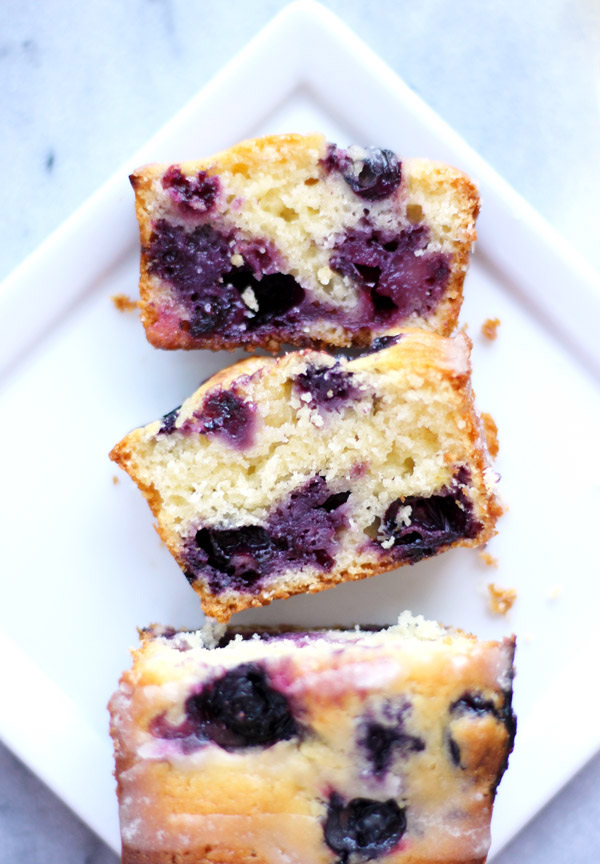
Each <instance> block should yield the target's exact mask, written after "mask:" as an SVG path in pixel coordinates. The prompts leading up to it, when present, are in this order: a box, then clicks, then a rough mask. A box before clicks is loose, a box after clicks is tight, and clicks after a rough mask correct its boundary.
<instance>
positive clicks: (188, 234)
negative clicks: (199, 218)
mask: <svg viewBox="0 0 600 864" xmlns="http://www.w3.org/2000/svg"><path fill="white" fill-rule="evenodd" d="M146 254H147V257H148V262H149V263H148V269H149V271H150V273H152V274H153V275H156V276H158V277H159V278H160V279H163V280H164V281H165V282H168V283H169V284H170V285H172V287H173V289H174V291H175V295H176V297H177V299H178V300H179V301H180V302H181V303H182V304H183V306H184V307H185V308H186V310H189V316H190V317H189V319H187V320H184V321H182V322H181V324H180V327H181V329H183V330H186V331H188V332H189V333H190V335H191V336H192V337H193V338H195V339H198V338H201V337H203V336H210V335H214V334H216V335H220V334H222V333H223V332H224V331H226V332H227V333H228V334H230V335H231V337H233V336H235V337H236V338H237V339H238V341H247V340H248V339H250V341H251V339H252V337H251V334H252V333H255V334H256V337H257V338H260V336H261V334H264V333H265V332H268V333H270V332H272V330H273V328H274V327H280V328H281V327H283V328H284V329H285V327H286V326H287V327H288V328H291V331H290V332H292V331H293V330H294V328H296V329H298V330H300V323H299V321H296V317H297V315H298V313H297V309H298V307H299V306H300V305H301V304H303V302H304V299H305V292H304V289H303V288H302V287H301V286H300V285H299V284H298V283H297V282H296V280H295V279H294V277H293V276H290V275H286V274H284V273H281V272H280V267H281V264H280V262H279V260H278V256H277V253H276V252H275V250H274V249H273V248H272V247H271V246H270V245H269V244H268V243H267V242H266V241H262V242H261V241H259V240H256V241H254V242H250V241H242V240H239V241H236V240H235V238H234V237H233V235H225V234H223V233H221V232H219V231H217V230H216V229H215V228H213V227H212V226H211V225H199V226H197V227H196V228H194V230H193V231H186V230H185V228H184V227H183V226H181V225H173V224H171V223H170V222H167V221H166V220H164V219H161V220H158V221H157V222H156V223H155V224H154V226H153V232H152V235H151V238H150V243H149V245H148V247H147V249H146ZM236 255H238V256H240V257H241V258H242V260H243V261H244V264H243V265H242V266H239V267H238V266H235V265H234V264H232V259H233V260H235V256H236ZM308 314H309V315H310V313H308ZM249 334H250V335H249Z"/></svg>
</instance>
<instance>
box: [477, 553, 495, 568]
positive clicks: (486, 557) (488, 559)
mask: <svg viewBox="0 0 600 864" xmlns="http://www.w3.org/2000/svg"><path fill="white" fill-rule="evenodd" d="M479 560H480V561H483V563H484V564H485V566H486V567H496V568H497V567H498V559H497V558H494V556H493V555H490V553H489V552H480V553H479Z"/></svg>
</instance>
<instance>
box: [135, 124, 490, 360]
mask: <svg viewBox="0 0 600 864" xmlns="http://www.w3.org/2000/svg"><path fill="white" fill-rule="evenodd" d="M131 182H132V185H133V188H134V190H135V196H136V212H137V216H138V220H139V225H140V239H141V272H140V308H141V316H142V321H143V324H144V327H145V328H146V334H147V336H148V339H149V340H150V341H151V342H152V343H153V344H154V345H156V346H157V347H159V348H233V347H238V346H239V345H244V346H246V347H249V348H252V347H254V346H258V345H260V346H263V347H265V348H268V349H270V350H277V348H278V347H279V345H281V344H282V343H290V344H293V345H297V346H300V347H305V346H309V347H323V346H325V345H337V346H348V345H363V346H364V345H369V344H370V343H371V341H372V340H373V339H374V338H375V337H377V336H381V335H384V334H386V333H390V332H395V331H396V330H397V329H398V328H399V327H400V326H423V327H426V328H429V329H432V330H436V331H438V332H440V333H443V334H446V335H447V334H449V333H451V332H452V330H453V329H454V326H455V324H456V320H457V317H458V313H459V310H460V305H461V302H462V285H463V280H464V276H465V272H466V269H467V264H468V259H469V253H470V250H471V246H472V244H473V242H474V240H475V237H476V233H475V220H476V217H477V214H478V212H479V197H478V194H477V190H476V188H475V186H474V185H473V183H472V182H471V181H470V180H469V178H468V177H467V176H466V175H465V174H463V173H462V172H461V171H458V170H456V169H455V168H452V167H451V166H449V165H444V164H442V163H439V162H432V161H430V160H426V159H413V158H410V159H404V160H400V159H399V157H398V156H396V155H395V154H394V153H393V152H392V151H391V150H386V149H381V148H376V147H368V148H364V147H356V146H354V147H349V148H346V149H344V148H341V147H337V146H336V145H334V144H328V143H327V141H326V140H325V138H324V137H323V135H320V134H313V135H272V136H268V137H266V138H257V139H253V140H250V141H244V142H242V143H240V144H237V145H235V146H234V147H232V148H231V149H229V150H225V151H223V152H222V153H218V154H216V155H214V156H210V157H208V158H204V159H200V160H198V161H194V162H182V163H180V164H176V165H147V166H144V167H143V168H140V169H139V170H137V171H135V172H134V173H133V174H132V175H131Z"/></svg>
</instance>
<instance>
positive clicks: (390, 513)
mask: <svg viewBox="0 0 600 864" xmlns="http://www.w3.org/2000/svg"><path fill="white" fill-rule="evenodd" d="M453 486H454V484H453ZM402 507H410V508H411V512H410V517H409V519H410V524H408V525H405V524H403V523H398V521H397V518H398V513H399V511H400V508H402ZM472 511H473V505H472V504H471V502H470V501H469V500H468V499H467V498H466V496H465V495H464V493H463V492H462V490H460V489H455V490H454V491H452V490H451V489H446V488H445V489H443V490H441V492H440V493H438V494H437V495H431V496H429V497H428V498H421V497H417V496H415V495H409V496H407V497H406V498H397V499H396V500H395V501H393V502H392V504H390V506H389V507H388V508H387V510H386V511H385V514H384V517H383V521H382V530H381V534H382V535H385V537H393V538H394V545H393V546H392V548H391V554H392V555H394V557H395V558H397V559H398V560H400V561H404V560H409V561H410V562H411V563H415V562H416V561H420V560H421V559H422V558H427V557H429V556H430V555H435V553H436V551H437V550H438V549H440V548H441V547H443V546H448V545H449V544H451V543H454V542H455V541H456V540H460V539H462V538H467V539H469V538H473V537H476V536H477V534H478V533H479V531H481V524H480V523H479V522H477V521H476V520H475V519H474V518H473V515H472Z"/></svg>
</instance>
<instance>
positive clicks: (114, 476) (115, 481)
mask: <svg viewBox="0 0 600 864" xmlns="http://www.w3.org/2000/svg"><path fill="white" fill-rule="evenodd" d="M112 482H113V486H118V485H119V483H120V482H121V481H120V480H119V478H118V477H117V475H116V474H113V478H112Z"/></svg>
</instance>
